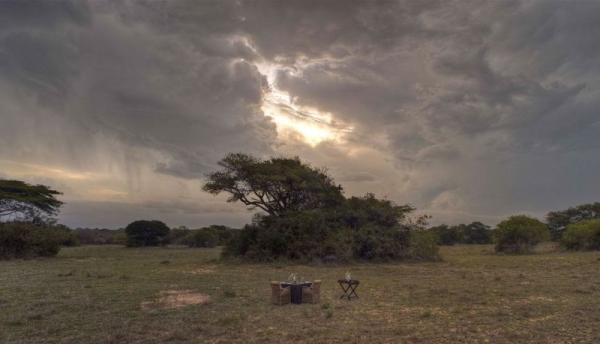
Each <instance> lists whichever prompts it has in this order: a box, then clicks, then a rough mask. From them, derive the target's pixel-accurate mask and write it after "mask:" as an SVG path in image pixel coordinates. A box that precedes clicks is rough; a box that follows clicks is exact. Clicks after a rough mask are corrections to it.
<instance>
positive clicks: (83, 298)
mask: <svg viewBox="0 0 600 344" xmlns="http://www.w3.org/2000/svg"><path fill="white" fill-rule="evenodd" d="M441 253H442V256H443V259H444V261H443V262H438V263H399V264H353V265H346V266H296V265H278V264H270V265H250V264H233V263H224V262H220V261H219V259H218V257H219V250H218V249H183V248H151V249H126V248H123V247H117V246H104V247H100V246H88V247H76V248H66V249H63V250H62V251H61V252H60V254H59V256H58V257H56V258H52V259H39V260H27V261H23V260H15V261H8V262H7V261H4V262H0V342H1V343H88V342H89V343H156V342H215V343H230V342H238V343H251V342H265V343H281V342H311V343H336V342H347V341H349V342H363V343H378V342H390V343H398V342H414V343H438V342H469V343H471V342H492V343H518V342H523V343H525V342H543V343H548V342H550V343H562V342H578V343H584V342H588V343H593V342H596V343H599V342H600V253H599V252H587V253H564V252H545V253H539V254H534V255H525V256H499V255H494V254H492V248H491V247H490V246H457V247H445V248H442V251H441ZM347 270H349V271H351V272H352V274H353V276H355V277H356V278H359V279H360V280H361V285H360V287H359V289H358V292H359V295H360V299H359V300H354V301H351V302H348V301H344V300H339V299H338V296H339V286H338V285H337V283H336V280H337V279H338V278H340V277H341V276H343V275H344V273H345V272H346V271H347ZM290 272H296V273H298V274H299V275H302V276H305V277H307V278H309V279H322V280H323V286H322V301H321V304H318V305H287V306H273V305H271V304H269V293H270V290H269V285H268V283H269V281H270V280H281V279H285V278H286V277H287V275H288V274H289V273H290ZM166 290H171V291H177V290H188V291H193V292H198V293H202V294H205V295H208V296H209V297H210V301H209V303H207V304H196V305H188V306H185V307H179V308H163V307H161V306H160V305H158V304H155V305H156V306H155V307H153V306H152V305H153V304H152V302H153V301H155V300H157V298H158V297H159V296H160V295H161V291H163V292H164V291H166ZM148 304H150V306H147V307H144V306H143V305H148Z"/></svg>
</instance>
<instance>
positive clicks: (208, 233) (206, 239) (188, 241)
mask: <svg viewBox="0 0 600 344" xmlns="http://www.w3.org/2000/svg"><path fill="white" fill-rule="evenodd" d="M181 243H182V244H184V245H187V246H189V247H216V246H217V245H218V244H219V235H218V234H217V232H216V231H214V230H212V229H197V230H193V231H190V233H189V234H188V235H186V236H185V237H184V238H183V239H182V240H181Z"/></svg>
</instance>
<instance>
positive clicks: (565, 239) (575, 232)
mask: <svg viewBox="0 0 600 344" xmlns="http://www.w3.org/2000/svg"><path fill="white" fill-rule="evenodd" d="M561 243H562V244H563V246H565V247H566V248H567V249H570V250H600V219H596V220H584V221H580V222H578V223H574V224H570V225H568V226H567V228H566V229H565V231H564V233H563V235H562V239H561Z"/></svg>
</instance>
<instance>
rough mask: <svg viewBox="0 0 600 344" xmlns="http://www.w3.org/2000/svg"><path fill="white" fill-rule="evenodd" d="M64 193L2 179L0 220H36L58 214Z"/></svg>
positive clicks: (43, 186)
mask: <svg viewBox="0 0 600 344" xmlns="http://www.w3.org/2000/svg"><path fill="white" fill-rule="evenodd" d="M61 194H62V193H60V192H58V191H56V190H53V189H51V188H50V187H48V186H46V185H31V184H28V183H25V182H23V181H20V180H5V179H0V218H2V217H8V218H11V219H25V220H36V219H41V218H44V217H52V216H55V215H56V214H58V211H59V209H60V207H61V205H62V204H63V202H61V201H59V200H58V199H56V196H57V195H61Z"/></svg>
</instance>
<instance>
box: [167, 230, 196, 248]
mask: <svg viewBox="0 0 600 344" xmlns="http://www.w3.org/2000/svg"><path fill="white" fill-rule="evenodd" d="M191 233H192V231H191V230H190V229H187V228H186V227H183V226H182V227H179V228H173V229H171V231H170V232H169V243H170V244H173V245H187V237H188V236H189V235H190V234H191Z"/></svg>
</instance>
